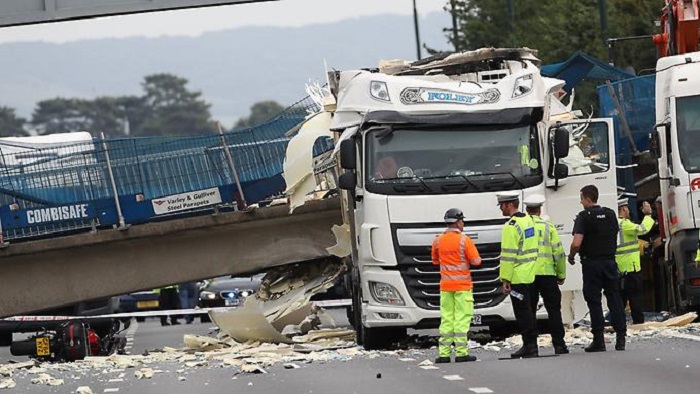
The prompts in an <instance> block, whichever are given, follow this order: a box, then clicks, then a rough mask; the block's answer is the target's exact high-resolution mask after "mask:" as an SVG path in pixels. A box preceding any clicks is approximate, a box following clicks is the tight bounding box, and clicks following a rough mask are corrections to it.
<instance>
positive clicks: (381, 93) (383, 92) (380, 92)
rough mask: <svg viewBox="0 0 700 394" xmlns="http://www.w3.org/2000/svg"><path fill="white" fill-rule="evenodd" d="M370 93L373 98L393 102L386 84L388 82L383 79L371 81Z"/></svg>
mask: <svg viewBox="0 0 700 394" xmlns="http://www.w3.org/2000/svg"><path fill="white" fill-rule="evenodd" d="M369 95H370V96H372V97H373V98H375V99H377V100H380V101H386V102H387V103H390V102H391V97H389V88H388V87H387V86H386V82H382V81H372V82H370V83H369Z"/></svg>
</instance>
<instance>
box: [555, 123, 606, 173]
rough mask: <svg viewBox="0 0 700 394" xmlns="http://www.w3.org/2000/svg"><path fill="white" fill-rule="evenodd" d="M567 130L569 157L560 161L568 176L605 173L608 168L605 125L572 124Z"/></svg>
mask: <svg viewBox="0 0 700 394" xmlns="http://www.w3.org/2000/svg"><path fill="white" fill-rule="evenodd" d="M566 127H568V128H569V155H568V156H567V157H565V158H563V159H562V160H561V162H562V163H564V164H566V165H567V166H568V167H569V176H576V175H583V174H595V173H599V172H606V171H608V169H609V168H610V144H609V142H608V126H607V124H605V123H588V122H586V123H572V124H569V125H566Z"/></svg>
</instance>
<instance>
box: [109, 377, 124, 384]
mask: <svg viewBox="0 0 700 394" xmlns="http://www.w3.org/2000/svg"><path fill="white" fill-rule="evenodd" d="M123 381H124V379H121V378H117V379H110V380H108V381H107V382H108V383H114V382H123Z"/></svg>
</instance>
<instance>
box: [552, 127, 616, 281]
mask: <svg viewBox="0 0 700 394" xmlns="http://www.w3.org/2000/svg"><path fill="white" fill-rule="evenodd" d="M561 126H562V127H564V128H566V129H567V130H568V131H569V154H568V156H566V157H565V158H563V159H560V161H559V162H560V163H563V164H565V165H566V166H567V168H568V172H569V174H568V177H566V178H565V179H560V180H559V181H558V186H557V187H555V180H554V176H553V173H552V170H551V168H553V163H554V159H553V158H552V157H553V155H552V149H551V138H547V139H546V141H550V142H548V146H549V148H548V149H546V152H547V154H548V157H549V160H550V163H548V164H549V166H548V167H549V168H550V170H548V171H547V174H546V176H547V178H546V180H547V188H546V191H545V196H546V197H547V203H546V206H545V209H546V212H545V213H546V214H547V215H548V216H549V217H550V219H551V220H552V222H553V223H554V224H555V225H556V226H557V230H558V231H559V234H560V236H561V239H562V243H563V245H564V248H565V250H566V251H567V253H568V250H569V246H570V245H571V240H572V238H573V237H572V235H571V231H572V230H573V226H574V219H575V217H576V214H577V213H578V212H579V211H581V210H582V209H583V207H582V206H581V203H580V193H579V192H580V190H581V188H583V187H584V186H586V185H595V186H596V187H597V188H598V191H599V193H600V196H599V198H598V203H599V204H600V205H601V206H606V207H609V208H611V209H614V210H616V207H617V172H616V170H615V140H614V129H613V123H612V120H611V119H592V120H578V121H570V122H562V125H561ZM545 132H546V133H548V135H551V134H552V129H548V130H546V131H545ZM572 273H573V272H572ZM581 287H582V282H581V276H580V270H576V273H575V274H574V275H569V276H568V277H567V281H566V284H565V285H564V287H563V288H562V290H573V289H581Z"/></svg>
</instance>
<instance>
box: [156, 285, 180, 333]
mask: <svg viewBox="0 0 700 394" xmlns="http://www.w3.org/2000/svg"><path fill="white" fill-rule="evenodd" d="M158 304H159V305H160V309H162V310H168V309H180V297H179V296H178V294H177V289H175V288H169V289H161V290H160V296H159V297H158ZM178 317H179V315H171V316H170V320H171V321H173V322H174V321H177V319H178ZM167 321H168V316H161V317H160V322H161V323H163V324H165V323H166V322H167Z"/></svg>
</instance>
